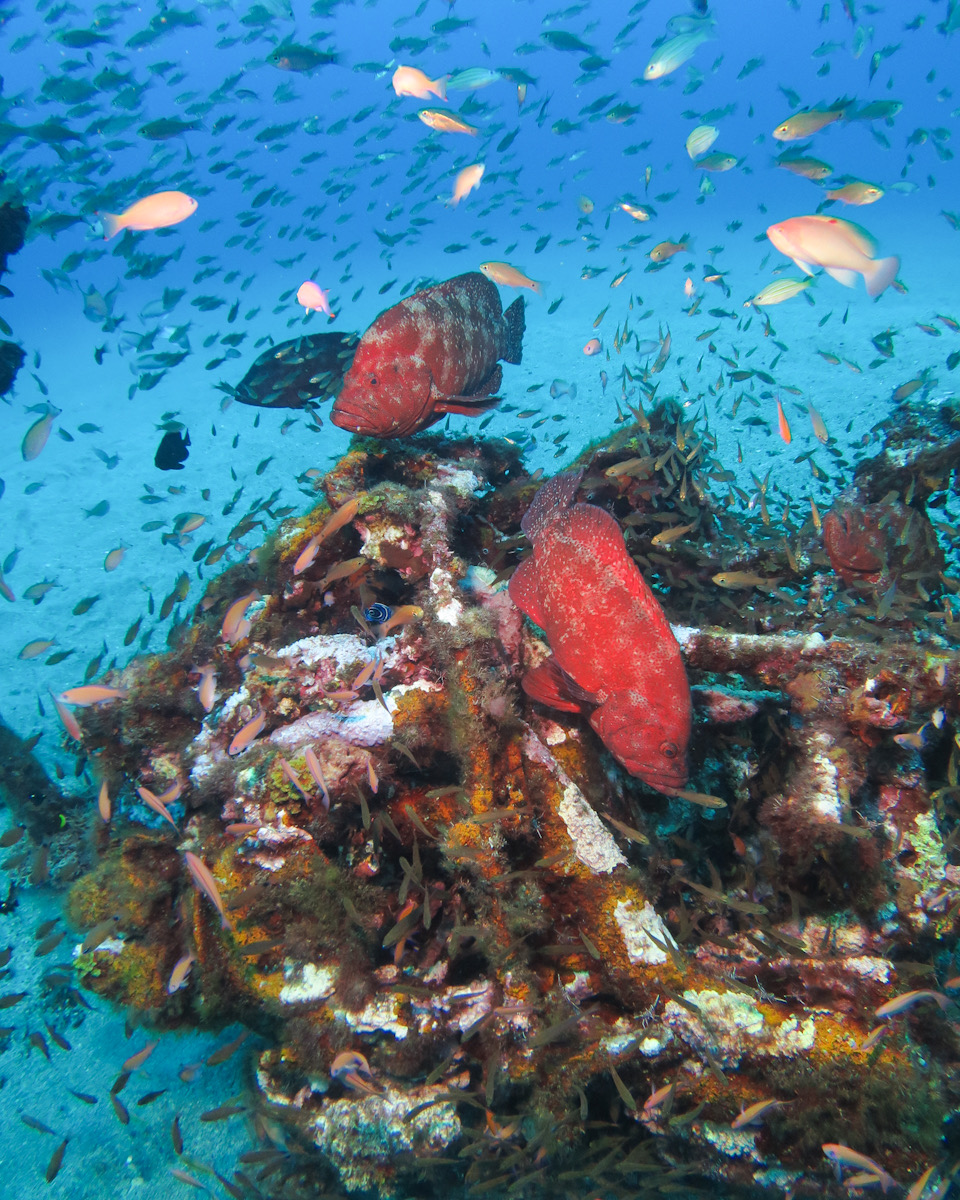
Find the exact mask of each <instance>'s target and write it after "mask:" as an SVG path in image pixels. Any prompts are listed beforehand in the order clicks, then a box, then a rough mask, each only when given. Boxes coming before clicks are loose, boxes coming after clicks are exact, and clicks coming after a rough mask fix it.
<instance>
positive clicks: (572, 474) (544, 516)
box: [520, 467, 583, 542]
mask: <svg viewBox="0 0 960 1200" xmlns="http://www.w3.org/2000/svg"><path fill="white" fill-rule="evenodd" d="M582 479H583V468H582V467H581V468H580V470H579V471H564V472H563V474H562V475H554V477H553V478H552V479H548V480H547V482H546V483H545V484H544V485H543V487H542V488H541V489H540V490H539V491H538V492H537V494H536V495H535V496H534V498H533V503H532V504H531V505H530V507H529V508H528V509H527V511H526V512H525V513H524V515H523V520H522V521H521V522H520V528H521V529H522V530H523V532H524V533H525V534H526V535H527V537H528V538H529V539H530V541H531V542H533V541H536V539H537V537H538V536H539V535H540V533H541V531H542V530H543V529H544V528H545V526H547V525H548V524H549V523H550V522H551V521H552V520H553V518H554V517H555V516H556V515H557V514H558V513H559V512H562V511H563V509H565V508H569V507H570V505H571V504H572V503H573V498H574V496H576V494H577V489H578V488H579V487H580V481H581V480H582Z"/></svg>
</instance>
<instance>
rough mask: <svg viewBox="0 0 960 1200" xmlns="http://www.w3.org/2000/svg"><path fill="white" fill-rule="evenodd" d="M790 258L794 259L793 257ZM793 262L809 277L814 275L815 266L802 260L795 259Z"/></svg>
mask: <svg viewBox="0 0 960 1200" xmlns="http://www.w3.org/2000/svg"><path fill="white" fill-rule="evenodd" d="M790 257H791V258H793V255H791V256H790ZM793 261H794V262H795V263H796V264H797V266H798V267H799V268H800V270H801V271H803V272H805V273H806V274H807V275H812V274H813V273H814V272H813V266H812V265H811V264H810V263H808V262H804V261H803V259H802V258H794V259H793Z"/></svg>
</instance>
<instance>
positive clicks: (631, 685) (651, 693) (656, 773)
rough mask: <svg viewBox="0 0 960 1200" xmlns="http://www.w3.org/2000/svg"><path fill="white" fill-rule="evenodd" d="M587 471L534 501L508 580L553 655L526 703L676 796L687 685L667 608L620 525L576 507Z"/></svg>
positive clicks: (526, 685)
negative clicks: (573, 727) (551, 713)
mask: <svg viewBox="0 0 960 1200" xmlns="http://www.w3.org/2000/svg"><path fill="white" fill-rule="evenodd" d="M582 475H583V472H582V471H578V472H575V473H573V472H568V473H566V474H564V475H557V476H556V477H555V478H553V479H551V480H549V481H548V482H547V483H545V484H544V485H543V487H542V488H541V489H540V490H539V491H538V492H537V494H536V496H535V497H534V500H533V503H532V504H531V505H530V508H529V510H528V511H527V514H526V516H525V517H524V518H523V521H522V523H521V524H522V527H523V530H524V532H525V533H526V534H527V536H528V537H529V538H530V541H531V542H532V543H533V554H532V555H531V556H530V558H527V559H525V560H524V561H523V562H522V563H521V564H520V566H519V567H518V568H517V570H516V571H515V572H514V574H513V577H512V578H511V580H510V596H511V598H512V599H513V601H514V603H515V604H516V605H517V607H518V608H520V609H521V610H522V611H523V612H524V613H526V615H527V616H528V617H529V618H530V619H531V620H532V621H533V622H534V623H535V624H537V625H539V626H540V628H541V629H542V630H543V631H544V633H545V634H546V635H547V641H548V642H549V644H550V649H551V650H552V651H553V654H552V655H551V657H550V658H548V659H547V660H546V661H545V662H544V663H542V664H541V665H540V666H539V667H535V668H534V669H533V670H531V671H529V672H527V674H526V675H525V676H524V679H523V689H524V691H525V692H526V693H527V695H528V696H531V697H532V698H533V699H534V700H539V701H540V702H541V703H543V704H547V705H550V706H551V707H553V708H561V709H565V710H566V711H568V712H579V711H581V709H582V706H583V705H584V704H590V705H596V708H595V709H594V710H593V712H592V714H591V716H590V724H591V725H592V726H593V728H594V729H595V730H596V732H597V733H598V734H599V735H600V738H601V739H602V741H603V743H604V745H605V746H606V747H607V749H608V750H609V751H610V753H611V754H613V756H614V757H615V758H616V759H617V760H618V761H619V762H620V763H622V764H623V766H624V767H626V769H627V770H628V771H629V772H630V774H631V775H636V776H638V777H639V778H640V779H642V780H643V781H644V782H645V783H648V784H650V786H651V787H655V788H658V789H660V790H662V791H668V792H669V791H670V790H671V789H674V788H680V787H683V785H684V784H685V783H686V780H687V764H686V751H687V743H688V741H689V740H690V723H691V709H690V685H689V684H688V682H687V674H686V671H685V669H684V665H683V660H682V659H681V657H680V648H679V646H678V645H677V642H676V639H675V638H674V636H673V632H672V631H671V629H670V625H669V624H668V622H667V618H666V617H665V616H664V613H663V609H662V608H661V607H660V605H659V604H658V603H657V600H656V598H655V596H654V595H653V593H652V592H651V591H650V589H649V587H647V585H646V583H645V582H644V580H643V576H642V575H641V574H640V571H639V570H638V568H637V566H636V564H635V563H634V561H633V559H632V558H631V557H630V555H629V553H628V552H627V547H626V544H625V542H624V540H623V534H622V532H621V530H620V526H619V525H618V524H617V522H616V521H615V520H614V519H613V517H612V516H610V514H609V513H607V512H605V511H604V510H603V509H602V508H598V507H597V506H596V505H594V504H574V503H573V498H574V496H575V495H576V492H577V488H578V487H579V486H580V480H581V478H582Z"/></svg>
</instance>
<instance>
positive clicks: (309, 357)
mask: <svg viewBox="0 0 960 1200" xmlns="http://www.w3.org/2000/svg"><path fill="white" fill-rule="evenodd" d="M356 345H357V335H356V334H355V333H331V332H328V333H309V334H304V335H303V336H302V337H297V338H292V339H291V340H290V341H289V342H279V343H278V344H277V345H275V346H270V347H269V348H268V349H266V350H264V352H263V353H262V354H261V355H259V357H258V358H257V359H256V361H255V362H254V363H253V364H252V365H251V367H250V369H249V370H248V371H247V373H246V375H244V377H243V379H241V380H240V382H239V383H238V384H237V386H236V387H235V388H233V389H230V394H231V395H232V396H233V397H234V399H236V400H239V401H240V403H241V404H254V405H256V406H257V407H258V408H306V406H307V405H308V404H310V403H311V402H315V403H318V404H319V403H320V402H321V401H323V400H329V399H330V398H331V397H332V396H335V395H336V394H337V392H339V390H340V384H341V383H342V382H343V376H344V374H345V372H346V370H347V368H348V367H349V366H350V363H351V361H352V360H353V352H354V350H355V349H356ZM226 386H227V385H224V387H226Z"/></svg>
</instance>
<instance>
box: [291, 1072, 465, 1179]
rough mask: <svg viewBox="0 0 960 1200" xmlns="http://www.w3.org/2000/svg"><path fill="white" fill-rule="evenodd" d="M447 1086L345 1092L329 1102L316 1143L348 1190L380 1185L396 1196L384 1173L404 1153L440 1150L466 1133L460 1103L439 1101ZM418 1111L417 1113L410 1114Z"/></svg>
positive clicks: (321, 1115)
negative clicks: (361, 1094)
mask: <svg viewBox="0 0 960 1200" xmlns="http://www.w3.org/2000/svg"><path fill="white" fill-rule="evenodd" d="M447 1090H448V1087H447V1085H445V1084H440V1085H438V1086H437V1087H419V1088H410V1089H407V1090H405V1091H402V1092H401V1091H387V1092H385V1093H384V1094H382V1095H376V1096H364V1097H362V1098H358V1097H357V1096H346V1097H344V1098H343V1099H342V1100H334V1101H333V1102H331V1103H328V1104H324V1106H323V1108H322V1110H321V1111H320V1113H319V1115H318V1116H317V1119H316V1122H315V1124H314V1139H315V1141H316V1144H317V1146H318V1147H319V1148H320V1150H321V1151H322V1152H323V1153H324V1155H325V1156H326V1157H327V1158H328V1159H329V1160H330V1162H331V1163H332V1164H333V1165H334V1166H335V1167H336V1169H337V1170H338V1171H339V1173H340V1180H341V1182H342V1183H343V1185H344V1187H346V1189H347V1190H348V1191H361V1190H363V1189H364V1188H370V1189H376V1190H378V1191H379V1192H380V1194H381V1195H387V1196H390V1195H394V1194H395V1193H394V1192H393V1190H392V1189H391V1188H390V1187H389V1186H388V1184H387V1178H388V1177H387V1178H385V1172H387V1171H388V1170H389V1169H390V1168H391V1167H392V1166H393V1164H394V1163H395V1161H396V1159H397V1158H398V1156H400V1155H409V1154H411V1153H412V1154H415V1155H416V1156H417V1157H423V1156H425V1155H430V1154H437V1153H441V1152H442V1151H443V1150H444V1149H445V1148H446V1147H447V1146H449V1145H451V1144H453V1143H454V1142H456V1141H458V1140H459V1138H460V1135H461V1126H460V1119H459V1117H458V1116H457V1110H456V1106H455V1105H453V1104H451V1103H449V1102H446V1103H435V1101H436V1099H437V1097H438V1096H439V1095H440V1094H441V1092H444V1091H447ZM414 1109H419V1110H422V1111H418V1112H417V1114H416V1116H411V1114H412V1113H413V1110H414Z"/></svg>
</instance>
